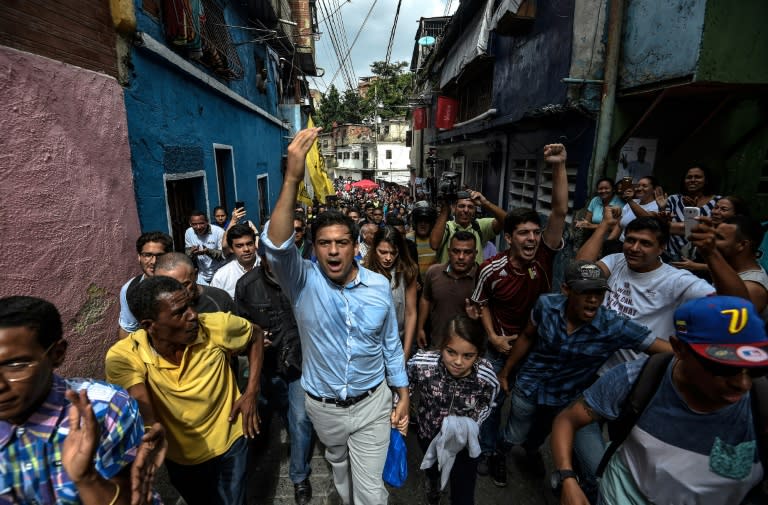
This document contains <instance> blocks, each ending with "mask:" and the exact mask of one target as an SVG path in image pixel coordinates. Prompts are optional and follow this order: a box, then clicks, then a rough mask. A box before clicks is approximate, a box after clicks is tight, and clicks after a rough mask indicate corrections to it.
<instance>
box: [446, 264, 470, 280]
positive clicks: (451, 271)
mask: <svg viewBox="0 0 768 505" xmlns="http://www.w3.org/2000/svg"><path fill="white" fill-rule="evenodd" d="M475 270H477V262H475V264H474V265H472V268H470V269H469V271H468V272H467V273H465V274H462V275H456V274H454V273H453V270H452V269H451V264H450V263H446V264H445V268H443V272H445V273H446V274H448V275H450V276H451V277H453V278H454V279H461V278H464V277H474V275H475Z"/></svg>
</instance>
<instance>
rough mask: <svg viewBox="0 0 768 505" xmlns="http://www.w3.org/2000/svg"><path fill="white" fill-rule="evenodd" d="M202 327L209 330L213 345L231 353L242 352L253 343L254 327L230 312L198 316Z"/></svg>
mask: <svg viewBox="0 0 768 505" xmlns="http://www.w3.org/2000/svg"><path fill="white" fill-rule="evenodd" d="M198 318H199V319H200V323H201V326H203V327H204V328H206V329H207V330H208V338H210V339H211V343H213V344H214V345H217V346H219V347H223V348H224V349H227V350H229V351H241V350H243V349H245V348H246V347H247V346H248V343H249V342H250V341H251V331H252V328H253V325H252V324H251V323H250V322H249V321H248V320H247V319H243V318H242V317H238V316H235V315H234V314H232V313H230V312H211V313H208V314H198Z"/></svg>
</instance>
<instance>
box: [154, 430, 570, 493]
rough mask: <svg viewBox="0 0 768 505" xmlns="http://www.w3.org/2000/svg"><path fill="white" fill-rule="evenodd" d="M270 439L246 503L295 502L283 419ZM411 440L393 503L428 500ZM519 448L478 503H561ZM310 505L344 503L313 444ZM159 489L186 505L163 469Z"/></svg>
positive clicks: (481, 482) (484, 482) (481, 487)
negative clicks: (502, 478) (530, 471)
mask: <svg viewBox="0 0 768 505" xmlns="http://www.w3.org/2000/svg"><path fill="white" fill-rule="evenodd" d="M269 440H270V442H269V443H268V444H267V446H266V447H263V448H257V449H256V450H255V453H256V456H255V457H254V458H253V467H252V468H251V470H250V472H249V474H250V479H251V480H250V483H249V492H248V497H249V499H248V505H293V504H294V500H293V485H292V484H291V482H290V479H289V478H288V454H289V450H290V448H289V444H288V440H287V438H286V432H285V430H284V429H283V428H282V421H280V420H277V422H275V423H273V424H272V426H271V428H270V436H269ZM407 443H408V471H409V474H408V480H407V481H406V483H405V486H403V487H402V488H400V489H395V488H389V490H390V496H389V505H426V504H427V501H426V498H425V491H424V480H423V474H422V472H421V471H420V470H418V468H419V464H420V463H421V458H422V453H421V450H420V449H419V447H418V444H417V443H416V436H415V435H414V434H413V432H410V433H409V435H408V439H407ZM543 450H544V451H545V452H544V462H545V463H546V464H547V466H548V469H551V458H550V457H549V451H548V449H547V448H546V446H545V447H544V449H543ZM515 456H516V453H515V452H514V451H513V453H512V454H511V455H510V456H509V457H508V458H507V461H508V463H507V472H508V484H507V487H505V488H500V487H497V486H495V485H494V484H493V482H492V481H491V479H490V477H480V476H478V479H477V487H476V491H475V502H476V503H477V504H478V505H513V504H514V505H554V504H556V503H557V501H556V500H555V498H554V497H553V496H552V494H551V493H550V492H549V490H548V487H547V486H546V483H545V481H543V480H537V479H534V478H532V477H531V476H529V475H527V474H525V473H524V472H523V470H522V469H521V466H520V465H518V464H517V461H516V459H515ZM311 481H312V488H313V498H312V505H340V504H341V501H340V500H339V497H338V495H337V494H336V492H335V490H334V486H333V479H332V477H331V473H330V467H329V466H328V464H327V463H326V461H325V459H324V458H323V454H322V446H321V444H317V443H316V444H315V449H314V455H313V457H312V476H311ZM158 490H159V492H160V493H161V495H162V497H163V501H164V503H166V504H169V505H183V503H184V502H183V501H181V500H180V499H179V497H178V493H176V490H175V489H173V487H172V486H171V485H170V483H169V482H168V480H167V478H166V476H165V472H163V474H162V477H161V478H160V479H159V485H158ZM440 503H441V504H442V505H447V504H448V503H449V497H448V492H447V489H446V490H445V491H444V492H443V498H442V500H441V502H440Z"/></svg>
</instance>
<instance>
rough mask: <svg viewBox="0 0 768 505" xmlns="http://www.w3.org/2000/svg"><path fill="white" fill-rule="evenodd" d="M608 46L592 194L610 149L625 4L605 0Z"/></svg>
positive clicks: (594, 154) (591, 184)
mask: <svg viewBox="0 0 768 505" xmlns="http://www.w3.org/2000/svg"><path fill="white" fill-rule="evenodd" d="M607 1H608V2H609V9H610V10H609V13H608V43H607V45H606V49H605V75H604V76H603V80H604V82H603V97H602V99H601V100H600V117H599V119H598V123H597V134H596V135H595V149H594V152H593V153H592V166H591V167H590V171H589V188H588V191H592V189H593V188H594V187H595V182H596V181H597V180H598V179H599V178H600V177H603V176H605V173H606V164H607V163H606V162H607V158H608V149H609V148H610V145H611V129H612V127H613V112H614V108H615V106H616V83H617V81H618V77H619V54H620V53H621V28H622V21H623V18H624V0H607Z"/></svg>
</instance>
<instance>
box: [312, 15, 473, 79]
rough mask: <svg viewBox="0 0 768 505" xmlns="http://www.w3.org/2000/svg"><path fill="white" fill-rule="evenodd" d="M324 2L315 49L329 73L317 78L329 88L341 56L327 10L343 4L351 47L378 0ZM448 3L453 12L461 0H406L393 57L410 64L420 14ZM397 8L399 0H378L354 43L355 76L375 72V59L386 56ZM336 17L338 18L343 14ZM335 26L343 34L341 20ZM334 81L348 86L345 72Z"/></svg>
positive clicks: (318, 64)
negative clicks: (321, 33) (318, 38)
mask: <svg viewBox="0 0 768 505" xmlns="http://www.w3.org/2000/svg"><path fill="white" fill-rule="evenodd" d="M320 2H322V3H323V5H324V6H325V9H323V8H321V7H320V5H318V13H317V15H318V21H321V23H320V31H321V32H323V35H322V36H321V38H320V41H318V42H317V44H316V45H315V51H316V58H317V66H318V67H322V68H323V69H325V75H324V76H323V79H319V78H318V79H315V80H314V82H315V86H317V87H318V88H319V89H320V90H321V91H325V88H326V86H330V85H331V78H333V76H334V74H336V73H337V72H336V71H337V69H338V68H339V61H338V57H337V56H336V53H335V52H334V50H333V46H332V44H331V27H329V26H328V23H327V22H326V21H322V20H323V19H324V18H325V12H326V10H327V12H332V11H333V10H335V9H336V7H339V11H338V13H339V14H340V15H341V18H342V21H343V25H344V26H343V28H344V31H345V32H346V46H347V47H350V46H352V41H353V40H354V38H355V35H356V34H357V32H358V30H360V27H361V25H362V24H363V20H364V19H365V17H366V15H367V14H368V11H369V10H370V9H371V5H372V4H373V2H374V0H349V1H347V0H319V1H318V4H319V3H320ZM446 4H450V12H449V13H452V12H453V11H455V10H456V8H457V7H458V5H459V0H402V5H401V7H400V16H399V19H398V22H397V29H396V31H395V40H394V44H393V45H392V56H391V57H390V61H406V62H408V64H409V65H410V62H411V55H412V53H413V44H414V37H415V36H416V30H417V29H418V21H419V18H422V17H434V16H443V15H444V14H445V9H446ZM396 9H397V0H377V1H376V5H375V6H374V7H373V10H372V11H371V14H370V16H369V18H368V20H367V22H366V23H365V27H364V28H363V29H362V31H361V32H360V36H359V37H358V40H357V42H356V43H355V45H354V47H352V51H351V63H352V69H353V71H354V75H355V77H357V78H360V77H364V76H368V75H371V69H370V65H371V63H373V62H374V61H382V60H384V59H385V58H386V56H387V44H388V43H389V36H390V32H391V31H392V23H393V22H394V20H395V11H396ZM334 17H335V18H336V19H337V20H338V17H339V16H334ZM333 28H334V31H335V33H337V34H338V35H339V36H341V34H342V32H341V27H340V26H339V25H338V24H337V25H335V26H334V27H333ZM333 83H334V84H335V85H336V87H337V88H339V89H342V90H343V89H346V87H347V85H346V83H345V81H344V78H343V77H342V74H341V72H339V73H338V75H337V76H336V78H335V80H334V81H333Z"/></svg>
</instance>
